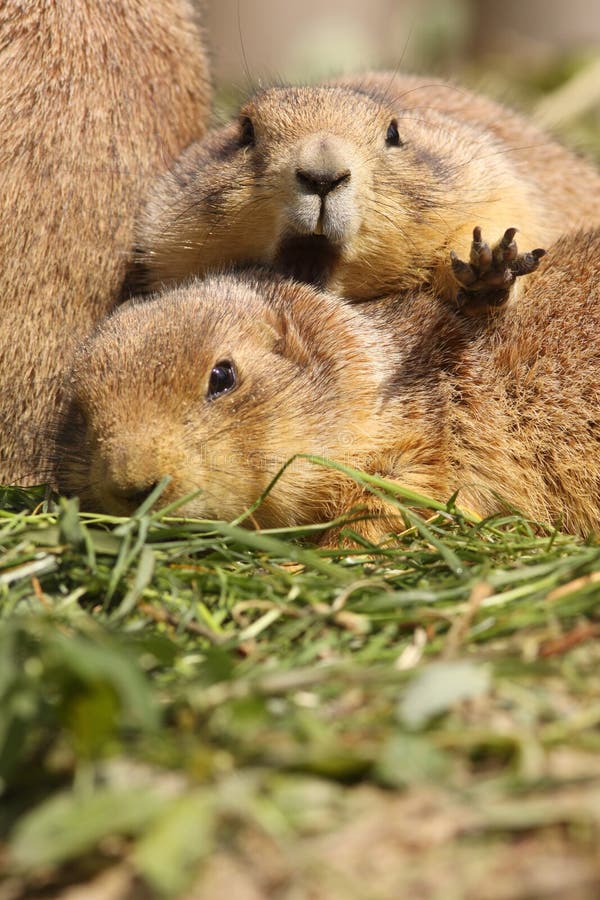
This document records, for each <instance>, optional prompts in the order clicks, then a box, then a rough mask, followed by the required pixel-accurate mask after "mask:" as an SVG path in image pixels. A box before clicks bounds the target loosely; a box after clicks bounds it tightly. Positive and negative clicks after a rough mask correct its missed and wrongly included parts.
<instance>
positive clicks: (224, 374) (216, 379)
mask: <svg viewBox="0 0 600 900" xmlns="http://www.w3.org/2000/svg"><path fill="white" fill-rule="evenodd" d="M236 381H237V379H236V374H235V369H234V367H233V363H232V362H229V360H228V359H223V360H221V362H218V363H217V364H216V366H215V367H214V369H213V370H212V372H211V373H210V378H209V379H208V393H207V394H206V398H207V400H216V398H217V397H220V396H221V394H227V393H229V391H232V390H233V389H234V387H235V386H236Z"/></svg>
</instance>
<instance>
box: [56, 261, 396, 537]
mask: <svg viewBox="0 0 600 900" xmlns="http://www.w3.org/2000/svg"><path fill="white" fill-rule="evenodd" d="M386 340H388V339H386V337H385V336H384V335H383V333H382V332H381V330H380V329H377V328H376V326H375V325H369V323H366V322H363V320H362V316H360V315H359V314H358V313H354V312H353V311H352V310H348V309H347V308H346V307H344V306H343V304H342V303H341V302H340V301H338V300H337V299H336V298H334V297H331V296H328V295H325V294H317V293H316V292H315V291H314V290H313V289H312V288H310V287H308V286H306V285H300V284H296V283H293V282H289V281H286V280H284V279H274V278H273V277H270V278H268V277H265V276H264V275H262V274H261V273H258V272H254V273H247V274H244V275H242V276H239V277H232V276H212V277H210V278H209V279H207V280H206V281H204V282H191V283H189V284H188V285H186V286H184V287H181V288H179V289H176V290H173V291H171V292H168V293H165V294H163V295H159V296H157V297H156V298H155V299H150V300H147V301H144V302H134V303H132V304H128V305H125V306H124V307H123V308H122V309H121V310H119V311H118V312H117V313H116V314H115V315H114V316H112V317H111V318H110V319H108V320H107V321H106V322H105V323H104V324H103V325H102V327H101V328H100V329H99V330H98V331H97V333H96V334H95V335H94V336H93V337H92V338H91V339H90V340H89V341H88V342H87V344H86V345H85V346H84V347H83V348H82V349H81V350H80V352H79V355H78V357H77V359H76V361H75V364H74V366H73V369H72V372H71V375H70V379H69V385H70V394H71V397H72V401H71V406H70V409H69V410H68V413H67V415H66V418H65V423H64V427H63V430H62V439H61V442H62V446H63V450H62V454H61V459H60V462H59V487H60V489H61V490H63V491H66V492H69V493H76V494H78V495H79V496H80V497H81V499H82V503H83V505H84V506H85V507H86V508H88V509H96V510H105V511H108V512H110V513H113V514H122V515H126V514H129V513H131V512H132V511H133V510H134V509H135V508H136V507H137V506H138V505H139V504H140V503H141V502H142V501H143V499H144V498H145V497H146V496H147V495H148V494H149V493H150V491H151V490H153V488H154V487H155V486H156V484H157V483H159V482H160V481H161V479H163V478H164V477H165V476H170V478H171V482H170V484H169V486H168V487H167V489H166V490H165V492H164V493H163V494H162V496H161V500H160V503H161V505H165V504H168V503H170V502H172V501H174V500H177V499H179V498H182V497H185V496H187V495H188V494H190V493H192V492H194V491H199V494H198V496H196V497H195V498H194V499H193V500H191V501H190V502H188V503H187V504H186V505H185V506H184V507H182V508H181V510H179V513H181V514H184V515H193V516H198V517H207V518H218V519H231V518H234V517H236V516H238V515H240V514H241V513H243V512H244V511H245V510H246V509H247V508H248V507H249V506H250V505H251V504H252V503H253V502H254V501H255V500H257V499H258V497H259V496H260V495H261V493H262V492H263V491H264V490H265V488H266V487H267V486H268V484H269V483H270V481H271V479H272V478H273V477H274V475H275V474H276V473H277V472H278V471H279V470H280V468H281V467H282V466H283V465H284V463H286V462H287V461H288V460H289V459H290V458H291V457H293V456H294V455H295V454H298V453H310V454H318V455H324V456H327V457H332V458H337V459H340V460H343V461H346V462H350V463H352V462H354V463H357V464H359V463H360V460H361V455H363V454H364V453H366V452H368V450H369V449H370V448H371V447H373V446H376V445H377V440H378V415H379V412H380V407H381V403H382V402H383V401H381V400H380V397H379V387H380V385H381V384H382V383H383V382H384V381H385V379H386V377H387V372H388V367H387V364H386V361H385V356H386V354H385V353H384V347H385V345H386ZM390 352H391V351H390ZM387 356H388V357H389V354H387ZM331 479H332V472H331V470H326V469H323V468H321V467H318V466H315V465H312V464H310V463H308V462H306V461H304V460H298V461H296V462H295V463H294V464H292V465H291V466H290V467H289V469H288V470H286V472H285V473H284V475H283V476H282V477H281V479H280V480H279V481H278V482H277V484H276V485H275V487H274V488H273V490H272V492H271V493H270V494H269V496H268V497H267V499H266V501H265V502H264V503H263V504H262V505H261V506H260V508H259V509H258V511H257V513H256V516H255V518H256V520H257V521H258V522H259V524H261V525H263V526H271V525H285V524H296V523H298V522H302V521H308V520H314V521H318V520H319V518H321V519H322V520H323V519H324V518H327V510H328V506H329V504H330V500H331V491H330V489H329V483H330V481H331Z"/></svg>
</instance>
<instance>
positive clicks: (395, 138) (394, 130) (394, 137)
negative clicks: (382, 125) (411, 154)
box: [385, 119, 403, 147]
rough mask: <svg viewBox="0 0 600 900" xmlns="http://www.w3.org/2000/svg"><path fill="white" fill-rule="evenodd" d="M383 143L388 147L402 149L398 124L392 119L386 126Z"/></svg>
mask: <svg viewBox="0 0 600 900" xmlns="http://www.w3.org/2000/svg"><path fill="white" fill-rule="evenodd" d="M385 142H386V144H387V145H388V147H402V146H403V142H402V141H401V139H400V134H399V133H398V123H397V121H396V120H395V119H392V121H391V122H390V124H389V125H388V130H387V134H386V136H385Z"/></svg>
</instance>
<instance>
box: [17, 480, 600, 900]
mask: <svg viewBox="0 0 600 900" xmlns="http://www.w3.org/2000/svg"><path fill="white" fill-rule="evenodd" d="M372 482H373V479H371V485H370V487H371V489H373V490H378V491H381V492H384V493H385V492H386V490H387V487H386V484H385V482H380V483H377V484H374V483H372ZM151 499H152V498H150V502H151ZM392 499H393V500H394V502H396V503H397V504H398V507H399V509H400V511H401V512H402V514H403V515H404V518H405V522H406V530H405V531H404V533H403V534H401V535H400V537H399V539H398V541H397V542H396V543H395V545H394V546H390V547H385V546H384V547H379V548H373V547H364V548H361V549H360V550H356V551H353V552H350V553H349V552H348V551H345V552H344V551H332V550H315V549H313V548H312V547H311V545H310V538H311V534H310V530H307V529H304V530H298V531H293V532H292V531H289V530H288V531H277V532H275V531H271V532H256V531H250V530H245V529H244V528H241V527H239V526H236V525H223V524H222V523H210V522H206V523H205V522H198V521H194V522H189V523H185V522H183V523H182V522H178V521H176V520H174V519H168V518H164V516H163V517H161V516H160V515H159V514H155V513H153V512H152V511H151V508H150V506H149V504H146V505H145V506H144V507H142V508H141V510H140V512H139V513H138V514H137V515H136V516H134V517H133V518H131V519H122V520H120V519H112V518H109V517H105V516H96V515H90V514H85V515H84V514H80V513H79V511H78V508H77V504H76V502H75V501H68V502H65V501H61V503H60V506H59V507H58V508H53V507H52V506H48V504H47V503H44V502H43V498H42V497H41V496H40V495H39V494H36V492H35V491H29V492H22V491H19V490H6V491H5V492H4V493H3V495H2V497H1V500H2V504H1V505H2V509H1V510H0V598H1V606H0V609H1V619H0V708H1V709H2V716H1V718H0V786H1V790H2V800H1V802H0V828H1V832H0V835H1V838H0V840H1V843H0V867H1V870H2V879H1V886H0V900H24V898H28V900H34V898H36V897H40V898H41V897H47V896H53V897H64V898H70V900H74V898H82V897H85V898H86V900H94V898H101V900H112V898H115V900H116V898H132V897H133V898H153V897H157V898H160V897H189V898H192V897H193V898H207V900H208V898H214V897H216V896H221V895H222V894H225V892H227V893H228V894H229V895H230V896H235V898H236V900H246V898H247V900H256V898H261V897H265V898H267V897H268V898H270V897H273V898H275V897H276V898H283V900H285V898H290V900H291V898H299V897H310V898H314V900H326V898H346V897H348V898H354V897H356V898H373V900H376V898H382V900H383V898H389V897H392V896H393V897H411V898H412V897H414V898H438V897H439V898H442V897H443V898H454V897H456V898H473V900H482V898H489V900H503V898H517V897H554V896H568V897H570V898H587V897H589V898H592V897H597V896H598V891H599V889H600V853H599V850H600V846H599V844H600V840H599V828H600V754H599V753H598V750H599V748H600V730H599V727H598V726H599V725H600V664H599V663H600V644H599V643H598V641H597V640H596V638H597V636H598V633H599V632H600V617H599V615H598V611H599V610H598V596H599V592H600V547H599V546H598V545H597V544H596V543H595V542H593V541H589V542H587V543H586V542H583V541H580V540H577V539H575V538H572V537H567V536H564V535H562V534H560V533H557V532H554V531H549V530H545V529H543V528H540V527H538V526H536V525H535V524H534V523H529V522H527V521H525V520H524V519H522V518H520V517H519V516H518V515H516V514H515V515H513V516H505V517H503V518H498V517H497V518H495V519H493V520H489V521H486V522H474V521H472V520H471V519H470V517H469V516H465V515H462V514H461V513H460V511H459V510H458V509H456V508H455V507H454V505H453V504H452V503H451V504H449V506H448V507H447V508H445V507H441V506H440V504H433V503H432V504H431V505H430V507H429V508H423V510H422V513H421V514H420V515H417V514H416V513H415V512H413V511H411V510H409V508H408V507H407V506H405V505H404V504H405V503H406V502H407V499H408V498H403V497H402V496H400V495H399V494H398V489H397V488H395V492H394V495H393V498H392ZM40 501H41V502H40ZM24 509H25V511H23V510H24ZM346 527H347V528H348V529H350V530H351V528H352V524H351V522H350V523H349V524H348V525H347V526H346ZM307 531H308V532H309V533H308V534H307ZM297 537H302V538H304V539H305V540H304V541H300V542H299V541H297V540H293V539H295V538H297Z"/></svg>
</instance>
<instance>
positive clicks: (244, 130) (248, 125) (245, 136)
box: [240, 116, 255, 147]
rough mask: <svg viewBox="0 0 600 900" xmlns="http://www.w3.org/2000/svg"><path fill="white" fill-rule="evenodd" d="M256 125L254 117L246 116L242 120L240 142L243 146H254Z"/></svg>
mask: <svg viewBox="0 0 600 900" xmlns="http://www.w3.org/2000/svg"><path fill="white" fill-rule="evenodd" d="M254 139H255V138H254V125H253V124H252V119H249V118H248V116H244V117H243V118H242V120H241V122H240V144H241V146H242V147H252V146H253V144H254Z"/></svg>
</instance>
